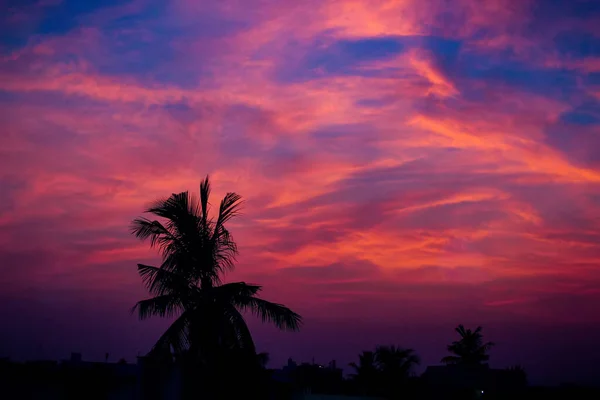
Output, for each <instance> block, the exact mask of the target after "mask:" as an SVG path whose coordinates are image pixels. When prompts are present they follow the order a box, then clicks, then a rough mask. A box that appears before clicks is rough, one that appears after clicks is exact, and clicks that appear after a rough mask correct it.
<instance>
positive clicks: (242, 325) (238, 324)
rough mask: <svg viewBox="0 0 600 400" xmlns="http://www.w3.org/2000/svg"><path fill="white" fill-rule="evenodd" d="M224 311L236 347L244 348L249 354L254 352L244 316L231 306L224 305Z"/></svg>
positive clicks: (254, 348)
mask: <svg viewBox="0 0 600 400" xmlns="http://www.w3.org/2000/svg"><path fill="white" fill-rule="evenodd" d="M224 311H225V317H226V318H227V320H228V322H229V325H230V326H231V327H232V328H233V332H234V334H235V338H236V341H237V347H239V348H240V349H244V350H246V351H248V352H249V353H251V354H255V353H256V347H255V345H254V340H253V339H252V334H251V333H250V330H249V329H248V325H247V324H246V320H245V319H244V316H243V315H242V314H240V312H239V311H238V310H236V308H235V307H233V306H228V307H225V308H224Z"/></svg>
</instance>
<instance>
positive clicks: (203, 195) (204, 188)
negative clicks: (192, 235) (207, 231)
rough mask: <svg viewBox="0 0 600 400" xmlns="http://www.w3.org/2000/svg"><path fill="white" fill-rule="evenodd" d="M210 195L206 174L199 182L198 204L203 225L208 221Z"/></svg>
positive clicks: (208, 180)
mask: <svg viewBox="0 0 600 400" xmlns="http://www.w3.org/2000/svg"><path fill="white" fill-rule="evenodd" d="M209 197H210V179H209V176H208V175H206V177H205V178H204V180H203V181H202V182H200V206H201V208H202V221H203V223H204V225H206V223H207V222H208V210H209V205H210V204H209V202H208V199H209Z"/></svg>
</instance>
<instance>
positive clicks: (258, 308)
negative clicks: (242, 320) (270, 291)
mask: <svg viewBox="0 0 600 400" xmlns="http://www.w3.org/2000/svg"><path fill="white" fill-rule="evenodd" d="M234 301H235V303H234V304H235V305H236V306H237V307H238V308H239V309H241V310H242V311H250V312H251V313H252V314H254V315H255V316H257V317H259V318H260V319H261V320H262V321H263V322H272V323H273V324H274V325H275V326H276V327H277V328H279V329H281V330H287V331H298V330H300V326H301V325H302V317H301V316H300V315H298V314H296V313H295V312H293V311H292V310H290V309H289V308H287V307H285V306H284V305H282V304H277V303H271V302H270V301H266V300H263V299H260V298H258V297H249V296H237V297H236V298H235V299H234Z"/></svg>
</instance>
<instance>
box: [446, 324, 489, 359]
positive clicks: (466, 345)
mask: <svg viewBox="0 0 600 400" xmlns="http://www.w3.org/2000/svg"><path fill="white" fill-rule="evenodd" d="M455 330H456V332H457V333H458V334H459V335H460V340H456V341H454V342H452V344H450V345H448V351H449V352H450V353H453V355H451V356H446V357H444V358H442V362H443V363H445V364H461V365H480V364H483V363H485V362H486V361H488V360H489V358H490V356H489V355H488V354H487V353H488V351H489V350H490V348H491V347H492V346H493V345H494V343H492V342H486V343H484V342H483V335H482V333H481V331H482V328H481V326H478V327H477V329H475V330H474V331H472V330H471V329H465V327H464V326H463V325H462V324H461V325H458V326H457V327H456V328H455Z"/></svg>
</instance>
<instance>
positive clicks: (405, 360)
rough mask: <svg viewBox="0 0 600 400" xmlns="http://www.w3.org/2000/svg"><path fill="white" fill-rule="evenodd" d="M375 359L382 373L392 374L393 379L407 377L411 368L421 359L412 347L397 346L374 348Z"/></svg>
mask: <svg viewBox="0 0 600 400" xmlns="http://www.w3.org/2000/svg"><path fill="white" fill-rule="evenodd" d="M375 360H376V362H377V365H378V367H379V369H380V370H381V371H382V372H383V374H384V375H389V376H393V377H394V378H395V379H399V378H408V377H409V376H410V374H411V373H412V370H413V368H414V367H415V366H416V365H418V364H419V363H420V362H421V360H420V359H419V356H417V355H416V354H415V351H414V350H413V349H405V348H402V347H397V346H393V345H392V346H378V347H377V349H376V350H375Z"/></svg>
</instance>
